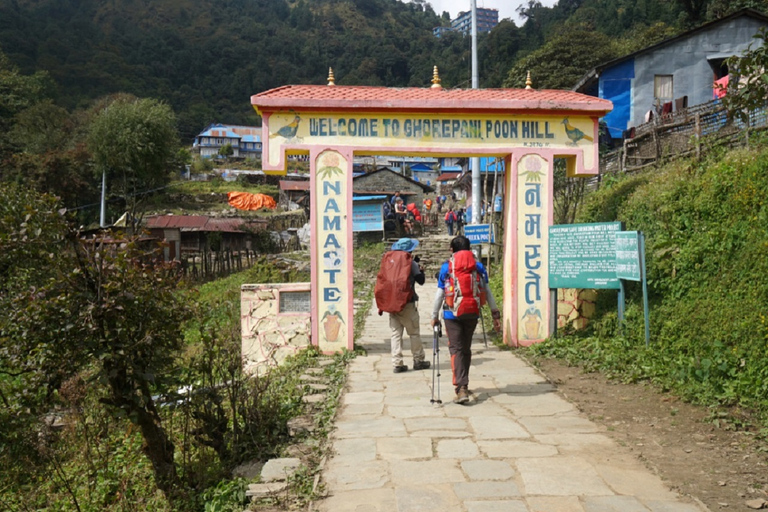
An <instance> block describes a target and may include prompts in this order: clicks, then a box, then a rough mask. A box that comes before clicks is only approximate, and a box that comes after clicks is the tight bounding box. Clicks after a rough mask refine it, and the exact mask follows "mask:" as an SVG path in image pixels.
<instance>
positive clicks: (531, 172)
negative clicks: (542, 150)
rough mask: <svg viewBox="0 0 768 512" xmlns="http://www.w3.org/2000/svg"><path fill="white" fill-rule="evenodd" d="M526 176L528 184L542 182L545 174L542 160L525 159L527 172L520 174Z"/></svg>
mask: <svg viewBox="0 0 768 512" xmlns="http://www.w3.org/2000/svg"><path fill="white" fill-rule="evenodd" d="M520 176H525V181H526V182H539V183H540V182H541V177H542V176H544V173H543V172H542V171H541V160H540V159H539V158H531V157H527V158H526V159H525V170H524V171H522V172H521V173H520Z"/></svg>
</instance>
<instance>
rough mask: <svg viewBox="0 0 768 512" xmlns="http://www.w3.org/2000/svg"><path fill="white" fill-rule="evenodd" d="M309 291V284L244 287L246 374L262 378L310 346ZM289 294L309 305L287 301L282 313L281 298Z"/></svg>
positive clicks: (241, 323) (241, 291) (243, 332)
mask: <svg viewBox="0 0 768 512" xmlns="http://www.w3.org/2000/svg"><path fill="white" fill-rule="evenodd" d="M309 289H310V283H290V284H260V285H255V284H244V285H243V286H242V287H241V289H240V325H241V332H242V357H243V366H244V368H245V371H246V372H248V373H259V374H261V373H263V372H264V371H266V370H268V369H269V368H270V367H275V366H278V365H279V364H280V363H282V362H283V361H284V360H285V359H286V358H287V357H288V356H291V355H294V354H296V353H297V352H299V351H300V350H302V349H304V348H306V347H307V346H309V344H310V337H311V333H312V329H311V320H310V310H309ZM304 292H306V293H304ZM286 293H294V294H295V295H296V296H300V297H302V298H304V297H305V298H306V301H303V300H302V301H286V300H284V301H283V311H281V305H280V304H281V300H280V296H281V294H286ZM284 299H285V297H284ZM299 310H300V311H299Z"/></svg>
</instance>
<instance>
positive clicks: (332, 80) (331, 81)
mask: <svg viewBox="0 0 768 512" xmlns="http://www.w3.org/2000/svg"><path fill="white" fill-rule="evenodd" d="M328 85H336V78H335V77H334V76H333V68H328Z"/></svg>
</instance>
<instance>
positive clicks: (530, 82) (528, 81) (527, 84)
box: [525, 71, 533, 91]
mask: <svg viewBox="0 0 768 512" xmlns="http://www.w3.org/2000/svg"><path fill="white" fill-rule="evenodd" d="M532 86H533V80H531V72H530V71H528V76H527V77H525V88H526V90H528V91H532V90H533V87H532Z"/></svg>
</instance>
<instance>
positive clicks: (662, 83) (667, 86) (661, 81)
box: [653, 75, 674, 104]
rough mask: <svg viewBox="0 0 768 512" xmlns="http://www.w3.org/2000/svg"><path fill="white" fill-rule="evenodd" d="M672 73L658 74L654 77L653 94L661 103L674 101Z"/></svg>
mask: <svg viewBox="0 0 768 512" xmlns="http://www.w3.org/2000/svg"><path fill="white" fill-rule="evenodd" d="M672 92H673V89H672V75H656V76H655V77H653V96H654V97H655V98H656V99H657V100H658V102H659V103H661V104H664V103H668V102H670V101H672V98H673V97H674V96H673V95H672Z"/></svg>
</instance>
